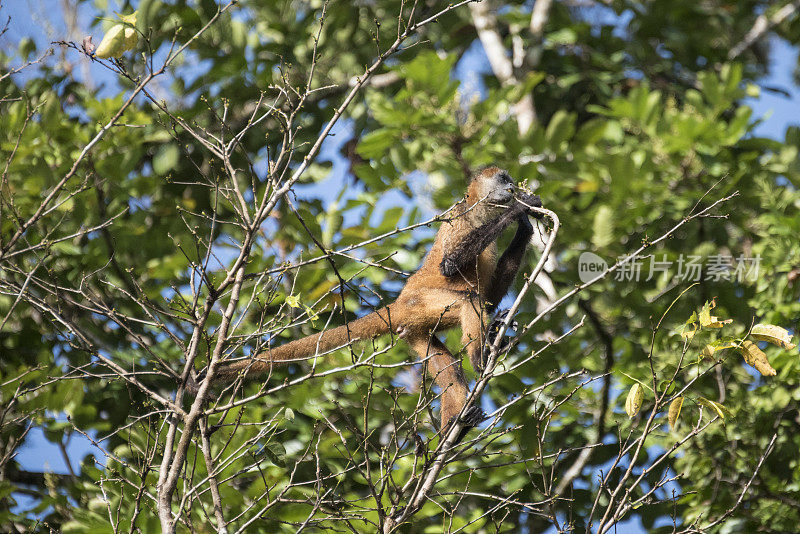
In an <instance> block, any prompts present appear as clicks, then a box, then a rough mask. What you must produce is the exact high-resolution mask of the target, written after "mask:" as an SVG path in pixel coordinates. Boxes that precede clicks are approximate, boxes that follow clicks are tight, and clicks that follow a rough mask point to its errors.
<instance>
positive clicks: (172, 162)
mask: <svg viewBox="0 0 800 534" xmlns="http://www.w3.org/2000/svg"><path fill="white" fill-rule="evenodd" d="M179 155H180V152H179V151H178V146H177V145H175V144H174V143H170V144H168V145H163V146H161V147H160V148H159V149H158V151H157V152H156V155H155V156H153V172H155V173H156V174H160V175H162V176H164V175H166V174H167V173H169V172H170V171H171V170H173V169H174V168H175V167H176V166H177V165H178V156H179Z"/></svg>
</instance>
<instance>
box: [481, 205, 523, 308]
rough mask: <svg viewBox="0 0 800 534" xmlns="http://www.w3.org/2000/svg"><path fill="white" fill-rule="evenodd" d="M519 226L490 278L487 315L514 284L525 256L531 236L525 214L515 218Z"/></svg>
mask: <svg viewBox="0 0 800 534" xmlns="http://www.w3.org/2000/svg"><path fill="white" fill-rule="evenodd" d="M517 222H518V223H519V226H517V233H516V234H514V239H512V240H511V243H509V245H508V248H507V249H506V250H505V252H503V255H502V256H500V259H499V260H498V261H497V268H496V269H495V271H494V276H493V277H492V283H491V285H490V286H489V291H488V293H487V295H486V298H487V300H488V301H489V302H488V310H489V313H491V312H493V311H494V309H495V308H496V307H497V305H498V304H499V303H500V301H501V300H503V297H504V296H505V295H506V293H508V288H509V287H511V284H512V283H513V282H514V278H516V276H517V272H518V271H519V266H520V265H521V264H522V257H523V256H524V255H525V248H526V247H527V245H528V241H529V240H530V238H531V235H533V226H532V225H531V221H529V220H528V216H527V215H526V214H524V213H523V214H522V215H520V216H519V217H518V218H517Z"/></svg>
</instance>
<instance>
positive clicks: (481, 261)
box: [192, 167, 542, 439]
mask: <svg viewBox="0 0 800 534" xmlns="http://www.w3.org/2000/svg"><path fill="white" fill-rule="evenodd" d="M541 205H542V203H541V201H540V199H539V197H538V196H537V195H531V194H528V193H525V192H523V191H521V190H518V189H517V187H516V186H515V184H514V181H513V180H512V179H511V177H510V176H509V175H508V173H507V172H506V171H503V170H501V169H498V168H497V167H488V168H486V169H484V170H483V171H481V172H479V173H478V174H476V175H475V176H474V177H473V178H472V180H471V181H470V184H469V186H468V188H467V194H466V197H465V198H464V199H463V200H462V201H460V202H459V203H458V204H457V205H456V206H454V208H453V210H452V213H453V216H452V218H450V219H448V220H446V221H445V222H444V223H443V224H442V226H441V228H440V229H439V232H438V233H437V235H436V238H435V240H434V243H433V247H432V248H431V250H430V252H429V254H428V255H427V257H426V258H425V260H424V261H423V263H422V266H421V267H420V268H419V270H417V272H416V273H414V274H413V275H412V276H411V277H410V278H409V279H408V281H407V282H406V284H405V286H404V287H403V289H402V291H401V292H400V295H399V296H398V297H397V300H395V301H394V302H393V303H391V304H389V305H388V306H385V307H383V308H380V309H378V310H377V311H375V312H373V313H370V314H368V315H366V316H364V317H361V318H359V319H355V320H353V321H350V322H349V323H348V324H346V325H343V326H340V327H338V328H333V329H330V330H326V331H324V332H320V333H318V334H313V335H310V336H307V337H304V338H302V339H297V340H294V341H291V342H289V343H286V344H284V345H280V346H278V347H273V348H269V349H267V350H266V351H264V352H261V353H259V354H257V355H256V356H255V357H254V358H249V359H245V360H240V361H236V362H230V363H223V364H221V366H220V367H219V368H218V369H216V370H215V372H214V373H213V375H211V374H209V376H207V377H206V379H211V381H212V383H230V382H233V381H234V380H236V379H237V378H238V377H239V376H242V375H243V376H244V378H247V379H254V378H257V377H259V376H262V375H265V374H269V373H270V372H271V371H272V369H273V367H277V366H279V365H282V364H286V363H288V362H294V361H298V360H304V359H308V358H309V357H313V356H314V355H315V354H322V353H325V352H328V351H331V350H333V349H336V348H338V347H342V346H344V345H347V344H348V343H350V342H352V341H355V340H361V339H371V338H375V337H377V336H380V335H383V334H388V333H389V332H394V333H395V334H396V335H398V336H399V337H400V338H401V339H404V340H405V341H406V342H407V343H408V344H409V345H410V346H411V348H412V349H413V350H414V352H416V353H417V355H418V356H419V357H420V358H422V359H425V358H428V363H427V366H428V370H429V372H430V373H431V374H432V375H433V378H434V382H435V383H436V385H437V386H439V388H441V390H442V396H441V410H440V412H441V414H440V416H441V425H440V431H441V433H442V435H443V436H444V435H446V431H447V429H448V428H449V427H450V425H451V424H453V422H454V421H455V419H456V417H457V416H458V414H459V413H460V412H461V409H462V408H463V407H464V405H465V404H466V401H467V397H468V394H469V393H468V388H467V381H466V378H465V377H464V370H463V368H462V367H461V362H460V361H459V360H458V359H456V358H455V357H454V356H453V354H452V353H451V352H450V351H449V350H448V349H447V347H446V346H445V345H444V343H442V342H441V341H440V340H439V338H438V337H437V336H436V333H437V332H439V331H442V330H448V329H450V328H453V327H455V326H458V325H459V324H460V325H461V331H462V337H461V341H462V343H463V344H464V345H465V347H466V350H467V354H468V355H469V359H470V361H471V362H472V366H473V368H474V369H475V370H476V372H477V373H478V374H480V373H482V371H483V367H484V365H485V357H486V350H485V347H487V346H488V344H490V340H488V339H487V338H488V337H490V336H491V333H490V332H488V330H487V328H486V326H485V323H486V321H485V319H486V316H487V315H488V314H490V313H492V312H493V311H494V309H495V308H496V307H497V304H498V303H499V302H500V300H501V299H502V298H503V296H504V295H505V294H506V293H507V292H508V289H509V287H510V286H511V283H512V282H513V281H514V277H515V276H516V274H517V271H518V270H519V267H520V263H521V262H522V257H523V255H524V253H525V247H526V245H527V243H528V241H529V239H530V236H531V234H532V233H533V226H532V225H531V222H530V220H529V219H528V216H529V215H531V216H533V217H536V218H541V214H539V213H536V212H533V211H532V210H530V209H529V208H530V207H541ZM515 222H516V223H517V231H516V234H515V235H514V238H513V239H512V241H511V243H510V245H509V246H508V248H507V249H506V251H505V252H503V254H502V256H500V259H499V260H498V259H497V242H496V241H497V239H498V237H499V236H500V234H501V232H502V231H503V230H504V229H505V228H506V227H508V226H509V225H511V224H512V223H515ZM195 387H196V385H195ZM192 389H194V388H192ZM483 418H484V414H483V412H482V411H481V410H480V409H479V408H478V407H477V406H474V405H473V406H471V407H469V408H468V409H467V411H466V412H465V415H464V418H463V420H462V422H463V423H464V425H465V429H464V431H463V432H462V434H461V436H459V439H460V438H461V437H463V435H464V434H465V433H466V431H467V430H469V428H472V427H473V426H475V425H477V424H478V423H479V422H480V421H482V420H483Z"/></svg>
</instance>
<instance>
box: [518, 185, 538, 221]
mask: <svg viewBox="0 0 800 534" xmlns="http://www.w3.org/2000/svg"><path fill="white" fill-rule="evenodd" d="M516 199H517V206H519V208H521V209H522V210H523V212H524V213H526V214H527V215H530V216H531V217H535V218H537V219H541V218H542V214H541V213H538V212H535V211H533V210H532V209H530V208H541V207H542V199H540V198H539V195H534V194H531V193H528V192H526V191H518V192H517V195H516Z"/></svg>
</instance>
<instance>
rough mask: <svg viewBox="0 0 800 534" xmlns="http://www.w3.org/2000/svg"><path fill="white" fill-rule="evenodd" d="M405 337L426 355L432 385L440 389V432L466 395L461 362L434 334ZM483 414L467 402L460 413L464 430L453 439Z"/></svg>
mask: <svg viewBox="0 0 800 534" xmlns="http://www.w3.org/2000/svg"><path fill="white" fill-rule="evenodd" d="M406 341H407V342H408V344H409V345H411V348H412V349H414V352H416V353H417V355H418V356H419V357H420V358H428V360H427V365H428V371H429V372H430V374H431V376H433V379H434V382H436V385H437V386H439V388H441V390H442V397H441V409H440V416H441V426H440V432H441V435H442V436H444V435H446V434H447V430H448V429H449V428H450V425H452V424H453V423H454V422H455V420H456V418H457V417H458V414H459V413H460V412H461V409H462V408H463V407H464V405H465V404H466V403H467V396H468V395H469V391H468V389H467V380H466V378H464V370H463V368H462V367H461V362H460V361H459V360H457V359H456V358H455V357H454V356H453V355H452V354H451V353H450V351H449V350H448V349H447V347H446V346H445V345H444V343H442V342H441V341H439V338H437V337H436V336H434V335H431V336H426V335H419V334H417V335H410V336H408V337H406ZM483 418H484V415H483V412H482V411H481V410H480V409H479V408H478V407H477V406H471V407H470V408H469V409H468V410H467V411H466V412H465V414H464V418H463V422H464V430H463V431H462V432H461V434H460V435H459V436H458V438H457V439H456V443H458V441H460V440H461V438H463V437H464V434H466V433H467V431H468V430H469V429H470V428H472V427H473V426H475V425H477V424H478V423H480V422H481V421H482V420H483Z"/></svg>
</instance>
